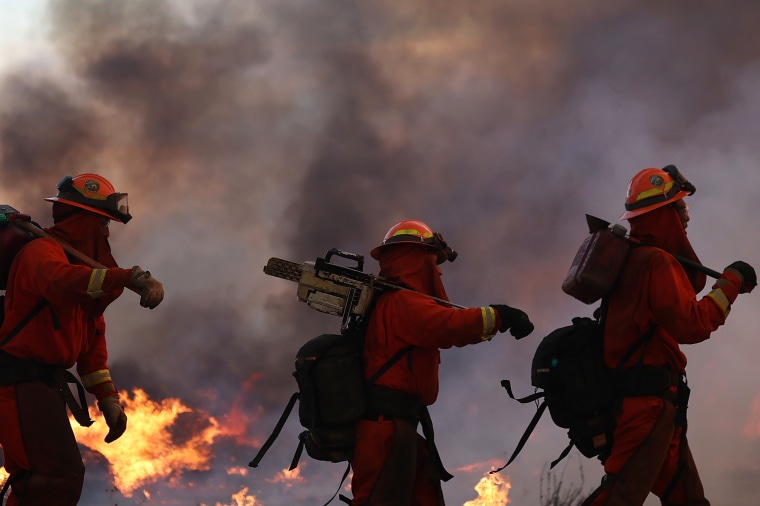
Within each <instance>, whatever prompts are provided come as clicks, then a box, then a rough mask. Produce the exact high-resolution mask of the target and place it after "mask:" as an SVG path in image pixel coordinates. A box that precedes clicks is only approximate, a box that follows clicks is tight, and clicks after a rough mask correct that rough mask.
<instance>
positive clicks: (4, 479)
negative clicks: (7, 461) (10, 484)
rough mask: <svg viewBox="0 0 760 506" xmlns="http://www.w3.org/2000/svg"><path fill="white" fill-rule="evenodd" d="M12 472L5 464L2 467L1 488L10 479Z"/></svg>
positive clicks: (0, 469)
mask: <svg viewBox="0 0 760 506" xmlns="http://www.w3.org/2000/svg"><path fill="white" fill-rule="evenodd" d="M9 476H10V473H9V472H8V471H6V470H5V466H2V467H0V488H2V487H3V486H5V482H6V481H7V480H8V477H9Z"/></svg>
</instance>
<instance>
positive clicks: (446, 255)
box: [370, 220, 457, 264]
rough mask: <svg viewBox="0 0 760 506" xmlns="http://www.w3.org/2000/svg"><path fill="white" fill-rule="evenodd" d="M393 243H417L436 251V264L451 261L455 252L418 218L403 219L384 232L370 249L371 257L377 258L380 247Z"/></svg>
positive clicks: (455, 255)
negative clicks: (377, 242)
mask: <svg viewBox="0 0 760 506" xmlns="http://www.w3.org/2000/svg"><path fill="white" fill-rule="evenodd" d="M393 244H419V245H421V246H424V247H425V248H427V249H430V250H432V251H435V252H436V253H438V264H442V263H443V262H445V261H446V260H448V261H449V262H453V261H454V260H455V259H456V257H457V252H456V251H454V250H453V249H451V248H449V246H448V244H446V241H444V240H443V236H442V235H441V234H440V233H438V232H433V229H432V228H430V227H429V226H427V225H426V224H425V223H423V222H421V221H419V220H404V221H399V222H398V223H396V224H395V225H393V226H392V227H391V228H390V230H388V233H387V234H385V238H384V239H383V243H382V244H381V245H380V246H378V247H376V248H374V249H373V250H372V251H370V255H372V258H374V259H376V260H377V259H378V257H379V256H380V252H381V250H382V248H386V247H388V246H391V245H393Z"/></svg>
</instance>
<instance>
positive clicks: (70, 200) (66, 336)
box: [0, 174, 164, 506]
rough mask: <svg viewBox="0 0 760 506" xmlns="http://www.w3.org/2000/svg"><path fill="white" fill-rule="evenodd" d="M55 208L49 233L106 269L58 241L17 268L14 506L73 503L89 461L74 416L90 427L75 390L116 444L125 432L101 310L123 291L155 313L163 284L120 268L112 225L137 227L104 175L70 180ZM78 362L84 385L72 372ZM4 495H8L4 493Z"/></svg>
mask: <svg viewBox="0 0 760 506" xmlns="http://www.w3.org/2000/svg"><path fill="white" fill-rule="evenodd" d="M45 200H48V201H52V202H53V205H52V207H53V209H52V215H53V222H54V224H53V226H52V227H50V228H47V229H45V230H46V231H47V232H48V233H49V234H50V235H51V236H53V237H55V238H58V239H62V240H64V241H66V242H68V243H69V244H71V245H72V246H73V247H74V248H76V249H77V250H79V251H80V252H82V253H84V254H85V255H87V256H89V257H91V258H92V259H94V260H96V261H97V262H98V263H100V264H102V265H103V266H104V267H105V268H102V269H101V268H98V269H93V268H91V267H88V266H85V265H81V264H79V263H77V262H76V261H75V260H74V259H70V258H68V257H67V255H66V254H65V253H64V250H63V248H62V247H61V245H60V244H59V243H58V242H57V241H56V240H54V239H51V238H40V239H34V240H32V241H31V242H29V243H28V244H27V245H25V246H24V247H23V248H22V249H21V250H20V252H19V253H18V255H17V256H16V258H15V259H14V261H13V264H12V265H11V271H10V275H9V280H8V287H7V290H6V297H5V320H4V322H3V325H2V327H1V328H0V343H1V344H2V346H1V347H0V444H2V447H3V453H4V457H5V463H4V465H5V468H6V470H7V471H8V472H9V473H10V478H9V480H8V483H9V484H10V489H11V493H10V496H9V498H8V502H7V504H8V505H12V506H15V505H22V506H36V505H45V506H64V505H75V504H77V502H78V500H79V496H80V494H81V492H82V483H83V479H84V464H83V462H82V457H81V455H80V453H79V449H78V447H77V442H76V440H75V439H74V434H73V432H72V430H71V425H70V423H69V420H68V417H67V414H66V405H68V406H69V407H70V408H71V411H72V414H74V415H75V417H76V418H77V420H78V421H79V423H80V424H83V425H89V424H91V423H92V421H91V420H89V415H88V413H87V406H86V401H85V405H82V402H81V401H83V400H85V399H84V391H83V390H82V391H81V395H80V401H79V402H77V400H76V399H75V398H73V396H72V395H71V390H69V387H68V383H69V382H72V383H76V384H77V386H78V387H79V388H80V389H81V387H82V385H83V386H84V388H86V390H87V391H89V392H90V393H92V394H94V395H95V397H96V398H97V403H98V407H99V408H100V410H101V411H102V413H103V417H104V418H105V421H106V424H107V425H108V428H109V431H108V434H107V435H106V438H105V441H106V442H107V443H110V442H112V441H114V440H115V439H117V438H118V437H120V436H121V435H122V434H123V433H124V431H125V430H126V428H127V417H126V415H125V414H124V408H123V407H122V406H121V405H120V404H119V398H118V395H117V391H116V388H114V384H113V381H112V380H111V375H110V374H109V370H108V364H107V358H108V353H107V349H106V339H105V330H106V327H105V322H104V319H103V311H104V310H105V309H106V307H107V306H108V305H109V304H110V303H111V302H113V301H114V300H115V299H116V298H117V297H119V295H121V293H122V291H123V290H124V288H125V287H130V288H133V289H135V290H136V291H138V293H140V294H141V298H140V304H141V305H142V306H144V307H148V308H151V309H152V308H154V307H156V306H157V305H158V304H159V303H160V302H161V300H162V299H163V296H164V291H163V287H162V285H161V283H160V282H159V281H157V280H156V279H155V278H153V277H152V276H151V275H150V273H148V272H147V271H144V270H143V269H141V268H139V267H133V268H131V269H122V268H120V267H118V265H117V264H116V261H115V260H114V258H113V256H112V255H111V249H110V246H109V243H108V235H109V228H108V226H109V223H110V221H111V220H117V221H120V222H122V223H126V222H127V221H129V220H130V218H131V216H130V214H129V208H128V205H127V194H126V193H117V192H116V191H115V190H114V188H113V186H112V185H111V183H109V182H108V181H107V180H106V179H105V178H103V177H101V176H99V175H97V174H82V175H79V176H76V177H73V178H72V177H71V176H66V177H65V178H63V179H62V180H61V181H60V182H59V183H58V195H57V196H56V197H51V198H46V199H45ZM75 364H76V371H77V373H78V375H79V377H80V378H81V384H79V383H78V381H77V380H76V378H75V377H74V376H73V374H71V373H70V372H69V371H67V369H69V368H71V367H72V366H74V365H75ZM3 492H5V489H4V490H3Z"/></svg>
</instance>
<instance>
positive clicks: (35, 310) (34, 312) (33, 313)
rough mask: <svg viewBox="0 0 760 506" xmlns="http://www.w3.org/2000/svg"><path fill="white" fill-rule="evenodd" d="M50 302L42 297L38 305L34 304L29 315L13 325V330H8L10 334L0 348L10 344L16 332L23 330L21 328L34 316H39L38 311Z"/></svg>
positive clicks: (0, 343)
mask: <svg viewBox="0 0 760 506" xmlns="http://www.w3.org/2000/svg"><path fill="white" fill-rule="evenodd" d="M48 304H49V302H48V300H47V299H42V300H41V301H39V302H38V303H37V305H36V306H34V307H33V308H32V310H31V311H29V313H27V315H26V316H24V317H23V318H22V319H21V321H20V322H18V324H17V325H16V326H15V327H13V330H11V331H10V332H8V335H6V336H5V338H4V339H3V340H2V341H0V348H2V347H3V346H5V345H6V344H8V341H10V340H11V339H13V338H14V337H16V334H18V333H19V332H21V329H23V328H24V327H25V326H26V325H27V324H28V323H29V322H30V321H32V318H34V317H35V316H37V313H39V312H40V311H42V310H43V309H44V308H45V306H47V305H48Z"/></svg>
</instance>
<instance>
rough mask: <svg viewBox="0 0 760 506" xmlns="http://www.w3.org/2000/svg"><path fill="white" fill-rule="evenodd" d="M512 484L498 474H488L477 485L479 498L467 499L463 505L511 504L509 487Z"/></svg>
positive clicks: (495, 505)
mask: <svg viewBox="0 0 760 506" xmlns="http://www.w3.org/2000/svg"><path fill="white" fill-rule="evenodd" d="M510 488H512V485H511V484H510V483H509V478H507V480H506V481H504V480H502V478H501V477H500V476H499V475H498V474H490V473H489V474H486V475H485V476H483V478H481V479H480V481H479V482H478V484H477V485H475V491H476V492H477V493H478V498H477V499H474V500H472V501H467V502H466V503H464V505H463V506H505V505H506V504H509V502H510V501H509V489H510Z"/></svg>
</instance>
